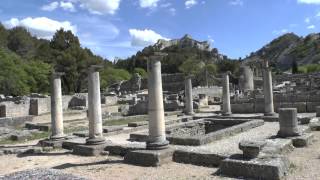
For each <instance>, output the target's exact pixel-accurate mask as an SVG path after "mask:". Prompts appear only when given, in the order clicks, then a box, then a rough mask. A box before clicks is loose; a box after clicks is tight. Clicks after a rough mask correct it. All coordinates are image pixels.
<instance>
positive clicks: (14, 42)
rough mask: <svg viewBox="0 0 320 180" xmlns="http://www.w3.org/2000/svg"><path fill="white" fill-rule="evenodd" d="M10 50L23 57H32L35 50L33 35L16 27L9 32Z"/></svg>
mask: <svg viewBox="0 0 320 180" xmlns="http://www.w3.org/2000/svg"><path fill="white" fill-rule="evenodd" d="M8 48H9V49H10V50H12V51H14V52H15V53H17V54H18V55H20V56H22V57H28V56H30V55H32V53H33V52H34V50H35V47H34V42H33V38H32V36H31V34H30V33H29V32H28V31H27V30H26V29H24V28H22V27H15V28H13V29H11V30H10V31H9V35H8Z"/></svg>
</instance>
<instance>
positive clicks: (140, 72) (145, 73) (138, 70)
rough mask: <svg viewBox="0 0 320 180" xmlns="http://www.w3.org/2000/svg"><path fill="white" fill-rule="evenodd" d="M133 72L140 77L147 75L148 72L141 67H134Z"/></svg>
mask: <svg viewBox="0 0 320 180" xmlns="http://www.w3.org/2000/svg"><path fill="white" fill-rule="evenodd" d="M133 73H138V74H139V75H140V76H141V77H142V78H146V77H148V73H147V72H146V71H145V70H144V69H142V68H134V70H133Z"/></svg>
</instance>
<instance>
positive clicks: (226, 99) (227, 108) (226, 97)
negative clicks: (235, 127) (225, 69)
mask: <svg viewBox="0 0 320 180" xmlns="http://www.w3.org/2000/svg"><path fill="white" fill-rule="evenodd" d="M222 81H223V82H222V83H223V84H222V86H223V87H222V93H223V94H222V96H223V100H222V101H223V102H222V103H223V104H222V115H223V116H230V115H231V114H232V113H231V105H230V87H229V73H225V74H224V75H223V80H222Z"/></svg>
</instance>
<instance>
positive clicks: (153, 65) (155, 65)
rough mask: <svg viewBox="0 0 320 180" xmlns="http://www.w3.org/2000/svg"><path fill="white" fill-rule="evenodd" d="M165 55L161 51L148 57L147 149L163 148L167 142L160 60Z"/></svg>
mask: <svg viewBox="0 0 320 180" xmlns="http://www.w3.org/2000/svg"><path fill="white" fill-rule="evenodd" d="M165 55H166V54H163V53H155V54H154V55H152V56H151V57H150V58H149V59H148V96H149V97H148V99H149V100H148V114H149V138H148V141H147V149H149V150H159V149H165V148H167V147H168V144H169V142H168V141H167V140H166V134H165V120H164V107H163V92H162V76H161V62H160V61H161V59H162V58H163V56H165Z"/></svg>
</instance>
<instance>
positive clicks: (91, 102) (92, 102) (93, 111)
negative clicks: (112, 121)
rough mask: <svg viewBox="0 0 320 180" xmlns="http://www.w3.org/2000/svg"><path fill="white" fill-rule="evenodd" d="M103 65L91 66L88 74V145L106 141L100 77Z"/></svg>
mask: <svg viewBox="0 0 320 180" xmlns="http://www.w3.org/2000/svg"><path fill="white" fill-rule="evenodd" d="M100 68H101V66H98V65H93V66H91V67H90V68H89V76H88V84H89V87H88V115H89V138H88V139H87V144H88V145H97V144H103V143H105V138H104V137H103V134H102V133H103V130H102V115H101V96H100V78H99V72H98V69H100Z"/></svg>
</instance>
